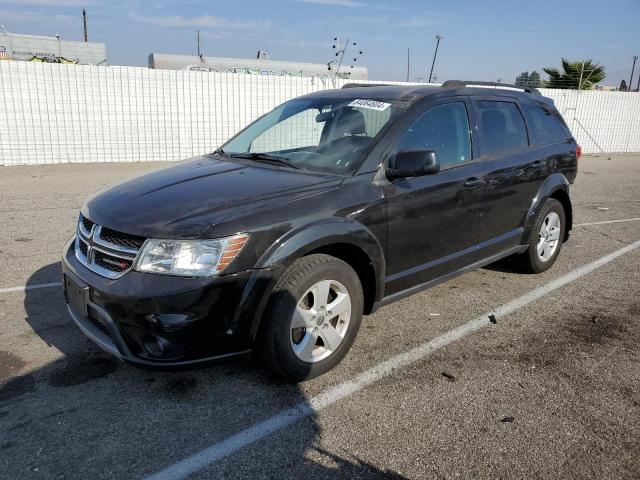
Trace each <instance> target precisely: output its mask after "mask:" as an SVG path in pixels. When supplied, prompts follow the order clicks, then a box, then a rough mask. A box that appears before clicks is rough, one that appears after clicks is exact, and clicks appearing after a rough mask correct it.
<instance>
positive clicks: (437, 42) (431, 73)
mask: <svg viewBox="0 0 640 480" xmlns="http://www.w3.org/2000/svg"><path fill="white" fill-rule="evenodd" d="M440 40H442V35H436V51H435V52H433V62H431V71H430V72H429V81H428V82H427V83H431V76H432V75H433V67H434V65H435V64H436V56H437V55H438V46H439V45H440Z"/></svg>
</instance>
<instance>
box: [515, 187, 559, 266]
mask: <svg viewBox="0 0 640 480" xmlns="http://www.w3.org/2000/svg"><path fill="white" fill-rule="evenodd" d="M565 229H566V224H565V214H564V207H563V206H562V204H561V203H560V202H559V201H558V200H556V199H555V198H549V199H547V201H546V202H544V205H543V206H542V209H541V210H540V213H539V214H538V217H537V218H536V222H535V224H534V227H533V230H532V231H531V236H530V237H529V248H528V249H527V251H526V252H524V253H523V254H522V255H521V256H520V257H519V263H520V265H521V266H522V268H523V269H524V270H526V271H528V272H531V273H542V272H544V271H546V270H549V269H550V268H551V267H552V266H553V264H554V263H555V261H556V259H557V258H558V255H559V254H560V249H561V248H562V242H563V240H564V234H565Z"/></svg>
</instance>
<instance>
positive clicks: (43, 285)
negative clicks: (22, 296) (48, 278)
mask: <svg viewBox="0 0 640 480" xmlns="http://www.w3.org/2000/svg"><path fill="white" fill-rule="evenodd" d="M61 286H62V283H60V282H55V283H39V284H36V285H23V286H22V287H10V288H0V293H10V292H26V291H27V290H35V289H36V288H50V287H61Z"/></svg>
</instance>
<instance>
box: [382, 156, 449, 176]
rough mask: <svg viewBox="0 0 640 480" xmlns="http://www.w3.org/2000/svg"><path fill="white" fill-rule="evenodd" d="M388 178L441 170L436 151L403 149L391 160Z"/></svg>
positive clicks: (428, 173)
mask: <svg viewBox="0 0 640 480" xmlns="http://www.w3.org/2000/svg"><path fill="white" fill-rule="evenodd" d="M390 164H391V165H390V167H389V168H388V169H387V171H386V175H387V178H389V179H390V180H392V179H394V178H406V177H421V176H423V175H434V174H436V173H438V172H439V171H440V164H439V163H438V158H437V156H436V152H434V151H433V150H402V151H400V152H398V153H397V154H396V156H395V159H392V161H391V162H390Z"/></svg>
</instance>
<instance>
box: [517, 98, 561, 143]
mask: <svg viewBox="0 0 640 480" xmlns="http://www.w3.org/2000/svg"><path fill="white" fill-rule="evenodd" d="M523 109H524V115H525V117H527V123H528V125H529V130H531V133H532V134H533V140H534V143H536V144H538V145H540V144H545V143H554V142H559V141H562V140H564V139H566V138H567V137H568V136H569V132H567V130H566V128H565V127H564V125H563V124H562V122H561V120H560V119H559V118H558V114H557V113H556V112H555V111H554V110H552V109H550V108H549V107H547V106H546V105H540V104H539V103H536V104H532V105H529V104H525V105H523Z"/></svg>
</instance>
